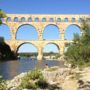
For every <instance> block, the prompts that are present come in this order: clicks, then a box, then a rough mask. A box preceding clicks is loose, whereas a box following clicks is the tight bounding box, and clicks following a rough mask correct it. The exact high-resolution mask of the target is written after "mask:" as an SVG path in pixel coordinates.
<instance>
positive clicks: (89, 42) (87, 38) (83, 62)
mask: <svg viewBox="0 0 90 90" xmlns="http://www.w3.org/2000/svg"><path fill="white" fill-rule="evenodd" d="M81 29H82V30H83V31H82V32H83V35H82V36H79V35H78V34H74V39H73V43H72V44H70V45H69V47H68V49H67V52H66V53H65V56H66V59H67V61H69V62H71V63H72V64H75V65H78V66H89V65H90V23H89V22H86V20H82V26H81Z"/></svg>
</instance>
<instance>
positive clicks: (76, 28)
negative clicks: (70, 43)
mask: <svg viewBox="0 0 90 90" xmlns="http://www.w3.org/2000/svg"><path fill="white" fill-rule="evenodd" d="M72 29H74V30H72ZM70 30H72V31H71V32H70ZM74 33H78V34H79V35H80V34H81V28H80V26H79V25H77V24H70V25H69V26H67V28H66V30H65V34H64V37H65V40H72V39H73V35H74ZM70 36H71V38H72V39H70Z"/></svg>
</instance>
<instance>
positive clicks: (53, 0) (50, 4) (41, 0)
mask: <svg viewBox="0 0 90 90" xmlns="http://www.w3.org/2000/svg"><path fill="white" fill-rule="evenodd" d="M0 9H2V10H3V11H5V12H6V13H13V14H90V0H0ZM0 30H3V32H0V36H4V37H5V38H6V39H10V37H11V36H10V35H9V34H7V33H9V27H7V26H5V25H1V26H0ZM21 32H22V34H21ZM27 32H28V33H27ZM50 32H52V34H50V35H48V34H47V33H50ZM76 32H77V33H79V34H80V30H79V28H78V27H76V26H70V27H68V28H67V29H66V36H65V38H66V39H69V40H70V39H72V38H73V33H76ZM29 33H30V34H29ZM58 33H60V32H58V28H57V27H55V26H48V27H46V28H45V31H44V35H43V38H44V39H48V40H50V38H52V39H57V38H59V37H60V36H59V34H58ZM18 36H20V37H18ZM23 36H27V37H28V38H27V37H25V38H22V37H23ZM29 36H30V37H29ZM32 38H33V39H37V32H36V31H35V28H34V27H30V26H23V27H21V28H19V30H18V33H17V39H32ZM29 46H30V47H32V45H29ZM29 46H28V45H23V46H21V48H20V49H19V51H21V52H22V51H28V52H29V51H33V50H34V51H35V49H34V48H32V49H30V50H29V49H27V48H28V47H29ZM52 49H53V51H56V52H57V48H56V46H55V45H51V46H50V45H49V46H48V45H47V46H46V47H45V48H44V51H52Z"/></svg>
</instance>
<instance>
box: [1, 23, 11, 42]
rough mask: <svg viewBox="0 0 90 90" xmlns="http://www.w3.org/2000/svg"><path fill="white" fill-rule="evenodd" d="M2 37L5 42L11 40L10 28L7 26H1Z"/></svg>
mask: <svg viewBox="0 0 90 90" xmlns="http://www.w3.org/2000/svg"><path fill="white" fill-rule="evenodd" d="M0 37H2V38H4V40H10V39H11V34H10V28H9V26H8V25H6V24H1V25H0Z"/></svg>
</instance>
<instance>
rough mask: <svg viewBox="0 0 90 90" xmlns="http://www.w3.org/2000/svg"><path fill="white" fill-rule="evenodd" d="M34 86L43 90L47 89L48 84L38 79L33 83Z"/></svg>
mask: <svg viewBox="0 0 90 90" xmlns="http://www.w3.org/2000/svg"><path fill="white" fill-rule="evenodd" d="M35 85H36V86H37V87H38V88H41V89H45V88H47V87H48V83H47V82H46V80H45V79H39V80H38V81H37V82H35Z"/></svg>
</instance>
